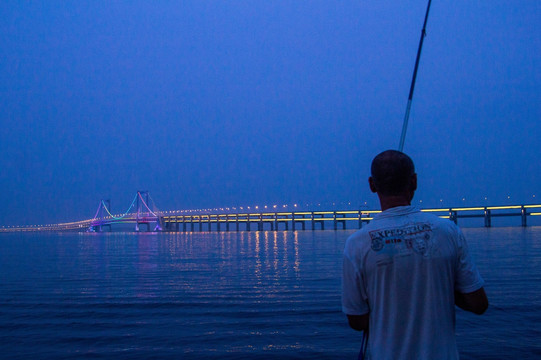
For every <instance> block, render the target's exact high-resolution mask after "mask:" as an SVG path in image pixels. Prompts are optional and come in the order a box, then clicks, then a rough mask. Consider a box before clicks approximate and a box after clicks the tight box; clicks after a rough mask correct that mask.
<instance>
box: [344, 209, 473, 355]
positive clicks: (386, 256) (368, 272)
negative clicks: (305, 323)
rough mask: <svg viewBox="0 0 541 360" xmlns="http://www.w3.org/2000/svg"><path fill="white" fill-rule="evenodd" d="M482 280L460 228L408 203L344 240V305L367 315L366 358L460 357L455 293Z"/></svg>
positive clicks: (350, 311)
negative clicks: (456, 336)
mask: <svg viewBox="0 0 541 360" xmlns="http://www.w3.org/2000/svg"><path fill="white" fill-rule="evenodd" d="M482 286H483V279H482V278H481V276H480V275H479V272H478V271H477V268H476V267H475V264H474V263H473V261H472V259H471V257H470V255H469V252H468V247H467V244H466V240H465V239H464V235H463V234H462V232H461V231H460V229H459V228H458V227H457V226H456V225H455V224H454V223H453V222H451V221H449V220H447V219H441V218H439V217H437V216H434V215H432V214H429V213H423V212H421V211H419V210H418V209H416V208H414V207H412V206H399V207H394V208H391V209H388V210H386V211H383V212H381V213H379V214H377V215H376V216H374V219H373V220H372V221H371V222H370V223H369V224H368V225H367V226H366V227H364V228H362V229H361V230H359V231H357V232H355V233H354V234H352V235H351V236H350V237H349V238H348V240H347V242H346V246H345V249H344V262H343V284H342V310H343V311H344V313H346V314H348V315H363V314H366V313H369V314H370V315H369V333H370V335H369V338H368V352H369V354H370V356H371V358H372V359H378V360H379V359H393V360H394V359H458V351H457V347H456V339H455V304H454V291H455V290H457V291H459V292H461V293H469V292H473V291H475V290H478V289H480V288H481V287H482Z"/></svg>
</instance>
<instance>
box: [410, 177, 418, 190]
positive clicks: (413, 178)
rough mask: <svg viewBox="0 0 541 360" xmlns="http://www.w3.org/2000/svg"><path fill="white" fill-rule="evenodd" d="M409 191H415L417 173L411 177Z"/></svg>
mask: <svg viewBox="0 0 541 360" xmlns="http://www.w3.org/2000/svg"><path fill="white" fill-rule="evenodd" d="M411 190H412V191H415V190H417V173H414V174H413V175H412V176H411Z"/></svg>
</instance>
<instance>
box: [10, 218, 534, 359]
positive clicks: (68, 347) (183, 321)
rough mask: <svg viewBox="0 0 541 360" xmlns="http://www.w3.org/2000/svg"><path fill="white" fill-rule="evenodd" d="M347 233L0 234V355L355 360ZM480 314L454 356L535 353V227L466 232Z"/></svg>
mask: <svg viewBox="0 0 541 360" xmlns="http://www.w3.org/2000/svg"><path fill="white" fill-rule="evenodd" d="M351 232H352V231H337V232H334V231H315V232H312V231H305V232H302V231H301V232H295V233H292V232H277V233H274V232H250V233H249V232H241V233H235V232H231V233H194V234H125V233H113V234H73V233H72V234H65V233H63V234H3V235H1V236H0V358H3V359H81V358H82V359H112V358H115V359H202V358H203V359H356V356H357V353H358V349H359V342H360V339H359V335H358V333H356V332H355V331H353V330H350V329H349V328H348V327H347V325H346V322H345V317H344V315H343V314H342V313H341V311H340V274H341V254H342V249H343V246H344V242H345V239H346V238H347V236H348V235H349V234H350V233H351ZM464 232H465V234H466V236H467V238H468V240H469V243H470V248H471V250H472V252H473V254H474V256H475V258H476V259H477V263H478V266H479V268H480V271H481V273H482V275H483V277H484V278H485V280H486V282H487V284H486V290H487V293H488V296H489V300H490V301H491V307H490V309H489V310H488V311H487V313H486V314H485V315H483V316H481V317H479V316H475V315H472V314H467V313H464V312H458V314H457V334H458V341H459V347H460V352H461V356H462V358H463V359H505V358H514V359H535V358H540V357H541V344H540V339H541V325H540V324H541V296H540V289H541V227H530V228H525V229H523V228H518V227H514V228H492V229H484V228H481V229H465V230H464Z"/></svg>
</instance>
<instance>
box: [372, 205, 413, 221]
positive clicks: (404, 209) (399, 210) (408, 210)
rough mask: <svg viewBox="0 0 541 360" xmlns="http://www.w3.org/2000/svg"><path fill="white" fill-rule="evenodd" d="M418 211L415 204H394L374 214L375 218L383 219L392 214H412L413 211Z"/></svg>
mask: <svg viewBox="0 0 541 360" xmlns="http://www.w3.org/2000/svg"><path fill="white" fill-rule="evenodd" d="M418 211H420V210H419V209H418V208H417V207H416V206H413V205H405V206H395V207H392V208H390V209H387V210H385V211H382V212H380V213H378V214H376V215H374V220H375V219H385V218H389V217H392V216H401V215H407V214H412V213H415V212H418Z"/></svg>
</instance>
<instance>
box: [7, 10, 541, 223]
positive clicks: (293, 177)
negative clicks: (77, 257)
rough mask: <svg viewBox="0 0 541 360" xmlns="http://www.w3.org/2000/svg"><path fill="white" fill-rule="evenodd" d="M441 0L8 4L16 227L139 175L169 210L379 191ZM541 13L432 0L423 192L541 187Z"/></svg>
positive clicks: (128, 186)
mask: <svg viewBox="0 0 541 360" xmlns="http://www.w3.org/2000/svg"><path fill="white" fill-rule="evenodd" d="M426 3H427V1H425V0H423V1H417V0H415V1H397V0H393V1H385V0H378V1H375V0H374V1H371V0H363V1H328V0H326V1H259V0H258V1H230V0H229V1H218V0H214V1H202V0H193V1H122V2H121V1H112V2H110V1H81V0H77V1H32V2H30V1H19V0H17V1H2V2H1V4H0V93H1V96H0V122H1V126H2V127H1V128H2V130H1V133H0V165H1V172H0V186H1V189H2V191H1V193H0V194H1V195H0V200H1V202H0V203H1V204H2V206H1V210H0V225H12V224H41V223H51V222H61V221H68V220H79V219H87V218H90V217H92V216H93V215H94V212H95V210H96V208H97V206H98V202H99V200H100V199H102V198H110V199H111V202H112V207H113V209H114V210H115V211H121V210H125V208H126V207H127V206H128V205H129V202H130V201H131V199H132V198H133V195H134V193H135V191H137V190H149V191H150V193H151V195H152V197H153V199H154V200H155V201H156V203H157V205H158V207H159V208H160V209H162V210H172V209H198V208H209V207H210V208H214V207H221V206H247V205H265V204H269V205H271V204H293V203H299V204H301V203H302V204H306V203H311V204H313V203H322V204H324V205H323V206H331V204H332V203H333V202H336V203H338V204H340V205H337V206H339V207H342V204H347V203H348V202H351V203H352V206H353V207H358V206H359V205H361V204H364V202H365V201H366V202H368V205H369V206H371V207H375V206H376V205H377V202H376V197H375V196H374V195H373V194H371V193H370V191H369V190H368V186H367V181H366V179H367V177H368V176H369V165H370V161H371V159H372V158H373V157H374V156H375V155H376V154H377V153H379V152H380V151H382V150H385V149H388V148H397V146H398V141H399V137H400V131H401V126H402V120H403V116H404V110H405V106H406V101H407V95H408V90H409V85H410V81H411V75H412V70H413V65H414V61H415V55H416V51H417V45H418V41H419V35H420V31H421V26H422V21H423V17H424V12H425V8H426ZM540 24H541V2H540V1H539V0H521V1H502V0H491V1H471V0H469V1H466V0H452V1H451V0H434V1H433V3H432V9H431V13H430V18H429V22H428V37H427V38H426V39H425V46H424V49H423V56H422V59H421V65H420V70H419V75H418V81H417V87H416V90H415V97H414V102H413V108H412V114H411V118H410V127H409V130H408V135H407V139H406V145H405V149H404V150H405V152H407V153H408V154H410V155H411V156H412V158H413V160H414V161H415V163H416V166H417V172H418V174H419V180H420V181H419V191H418V194H417V197H416V202H417V203H418V202H419V200H423V205H426V206H433V205H438V204H440V203H441V204H443V205H444V206H456V205H460V204H466V203H467V204H469V205H477V204H484V203H487V202H488V203H489V204H503V203H509V202H516V203H532V202H541V201H539V200H541V199H539V197H541V190H540V183H541V181H540V180H539V179H540V178H541V165H540V162H539V160H538V158H539V152H540V149H539V148H540V146H539V145H540V141H539V137H540V135H541V133H540V128H541V124H540V119H541V66H540V65H541V62H540V59H541V26H540ZM534 195H536V196H537V197H538V198H537V199H536V198H535V197H534ZM508 196H510V199H508ZM485 197H487V198H488V200H484V199H485ZM464 198H465V199H466V200H463V199H464ZM341 203H342V204H341ZM325 204H326V205H325Z"/></svg>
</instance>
